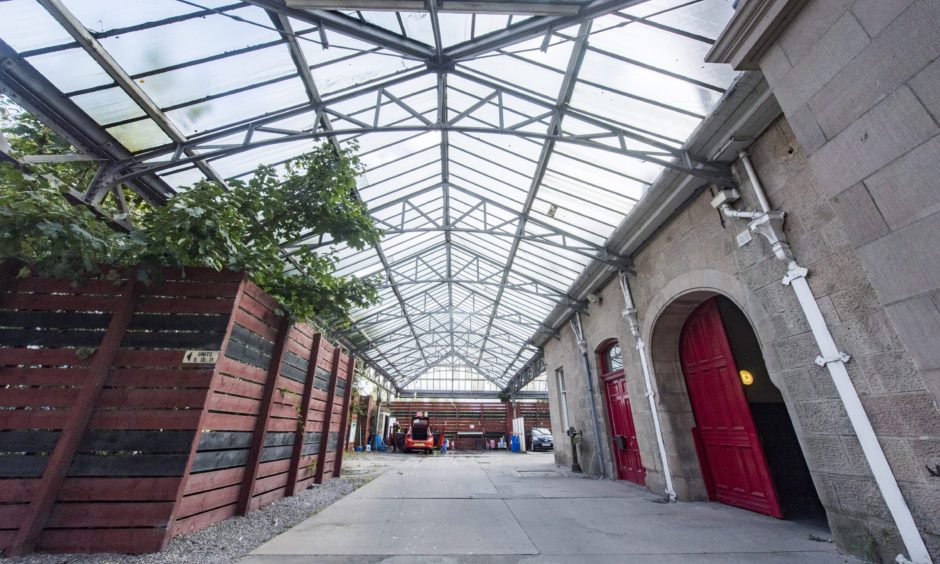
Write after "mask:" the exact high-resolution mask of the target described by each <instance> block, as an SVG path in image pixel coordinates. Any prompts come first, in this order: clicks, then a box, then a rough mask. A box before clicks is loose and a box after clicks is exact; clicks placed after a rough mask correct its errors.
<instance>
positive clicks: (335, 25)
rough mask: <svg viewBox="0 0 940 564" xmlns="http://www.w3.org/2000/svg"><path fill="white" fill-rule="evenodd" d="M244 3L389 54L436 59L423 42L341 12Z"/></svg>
mask: <svg viewBox="0 0 940 564" xmlns="http://www.w3.org/2000/svg"><path fill="white" fill-rule="evenodd" d="M245 1H247V2H248V3H250V4H254V5H255V6H259V7H261V8H264V9H266V10H273V11H275V12H278V13H280V14H283V15H285V16H290V17H292V18H294V19H296V20H299V21H302V22H305V23H308V24H312V25H316V26H323V27H325V28H326V29H330V30H333V31H336V32H339V33H342V34H343V35H348V36H350V37H354V38H356V39H359V40H361V41H365V42H366V43H371V44H372V45H378V46H379V47H384V48H386V49H388V50H390V51H394V52H396V53H400V54H402V55H406V56H408V57H413V58H416V59H420V60H427V59H429V58H431V57H433V56H434V50H433V49H432V48H431V47H430V46H428V45H425V44H424V43H421V42H420V41H415V40H413V39H408V38H407V37H403V36H401V35H399V34H397V33H393V32H391V31H388V30H387V29H385V28H383V27H379V26H377V25H372V24H369V23H366V22H364V21H362V20H359V19H356V18H352V17H349V16H347V15H345V14H341V13H339V12H334V11H330V10H299V9H296V8H295V7H293V3H291V4H290V5H288V4H285V3H284V1H283V0H245Z"/></svg>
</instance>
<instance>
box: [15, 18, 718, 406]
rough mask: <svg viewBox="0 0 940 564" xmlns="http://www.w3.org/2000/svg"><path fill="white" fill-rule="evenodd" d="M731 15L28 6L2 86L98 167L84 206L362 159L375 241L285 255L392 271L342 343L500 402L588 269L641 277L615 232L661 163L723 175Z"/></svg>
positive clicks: (390, 372)
mask: <svg viewBox="0 0 940 564" xmlns="http://www.w3.org/2000/svg"><path fill="white" fill-rule="evenodd" d="M730 4H731V3H730V2H729V1H727V0H691V1H690V0H649V1H638V0H632V1H630V0H621V1H613V0H510V1H505V2H504V1H497V0H489V1H486V0H484V1H473V2H461V1H458V0H453V1H452V0H436V1H435V0H430V1H424V2H423V1H407V0H361V1H357V0H343V1H338V0H248V1H244V2H239V1H236V0H149V1H146V2H144V1H136V2H134V1H132V2H128V1H127V0H38V1H34V0H12V1H7V2H0V39H2V43H0V59H4V60H6V61H12V64H10V65H9V66H8V67H7V69H6V70H5V71H3V73H0V83H2V85H3V86H4V87H5V88H4V90H5V91H6V92H8V93H10V94H11V95H13V96H14V98H15V99H17V100H19V101H21V103H23V104H24V105H25V106H27V107H28V109H30V110H32V111H34V113H37V114H38V115H39V116H40V117H41V118H43V119H46V120H47V121H50V122H52V123H53V124H54V125H55V126H57V128H58V129H59V130H60V131H62V132H63V133H64V134H66V136H67V138H69V139H70V140H71V141H72V142H73V143H74V144H76V145H77V146H78V147H79V148H80V149H81V150H83V151H87V152H90V153H92V154H95V155H97V156H98V157H99V158H101V159H102V163H103V164H102V168H101V171H100V172H99V174H98V176H97V177H96V179H95V181H94V182H93V183H92V185H91V186H89V187H88V190H87V192H86V193H85V194H84V197H85V199H86V200H87V201H89V202H91V203H96V202H99V201H100V200H101V199H102V198H103V197H105V196H106V195H107V193H108V192H109V190H111V189H112V187H114V186H120V185H125V186H129V187H131V188H132V189H135V190H136V191H138V192H139V193H141V194H142V195H144V196H145V197H147V198H149V199H150V200H151V201H159V200H160V199H162V198H163V197H165V196H166V195H168V194H171V193H172V192H173V191H174V190H180V189H185V187H186V186H188V185H191V184H192V183H193V182H195V181H196V180H199V179H201V178H211V179H215V180H218V181H220V182H225V181H226V180H227V179H232V178H238V177H242V176H245V175H249V174H251V172H252V171H253V170H254V168H255V167H256V166H257V165H258V164H262V163H264V164H272V165H278V164H280V163H283V162H284V161H286V160H288V159H290V158H292V157H294V156H296V155H298V154H300V153H303V152H305V151H307V150H309V149H310V147H311V145H312V144H313V143H317V142H319V141H320V140H322V139H329V140H331V142H333V143H334V144H336V145H337V146H342V145H345V144H349V143H353V142H355V143H357V144H358V145H359V151H360V155H361V157H362V160H363V162H364V163H365V165H366V167H367V171H366V172H365V173H364V174H363V175H362V177H361V178H360V182H359V186H358V190H359V195H360V197H361V198H362V199H363V200H364V201H365V202H366V203H367V204H368V206H369V208H370V211H371V213H372V215H373V216H374V218H375V220H376V222H377V223H378V225H379V226H380V227H381V228H382V229H384V230H385V235H384V237H383V238H382V241H381V243H380V244H379V245H378V246H376V247H375V248H369V249H367V250H364V251H358V252H357V251H355V250H352V249H348V248H344V247H342V246H335V245H333V244H332V243H331V242H330V241H329V239H328V238H313V237H311V238H303V239H301V240H296V241H285V242H284V251H285V255H286V256H287V257H289V256H290V254H291V253H292V252H296V250H297V249H299V248H301V247H313V248H317V249H323V250H324V252H325V251H326V250H327V249H335V250H336V251H337V252H338V254H339V256H340V257H341V258H340V262H339V274H341V275H350V276H373V275H379V276H381V277H382V279H383V280H384V282H383V283H382V286H381V289H380V295H381V298H382V299H381V302H380V303H378V304H377V305H375V306H373V307H371V308H368V309H364V310H361V311H354V312H353V313H352V319H353V321H354V330H353V331H351V332H349V333H346V334H345V335H344V338H345V339H346V340H347V342H348V343H349V344H351V346H353V347H355V348H356V350H357V352H358V353H359V354H360V355H362V356H363V357H365V358H366V359H367V360H368V361H369V362H370V364H372V365H373V366H374V367H375V368H376V369H377V370H379V371H380V372H381V373H382V374H383V375H385V376H386V378H388V379H389V380H390V381H391V382H392V383H393V384H394V385H395V387H396V388H404V387H406V386H408V384H409V383H410V382H412V381H414V380H415V379H417V378H419V377H421V376H423V375H426V374H429V375H430V374H433V375H434V378H439V377H440V376H439V373H440V372H441V370H442V369H447V370H450V372H451V373H454V371H455V370H458V369H459V371H460V372H461V373H467V374H471V375H472V378H470V379H479V378H480V377H482V378H484V379H486V380H487V381H489V382H491V383H492V384H493V385H494V386H496V387H497V388H504V387H505V386H506V385H507V384H508V382H509V381H510V379H511V378H512V377H513V376H514V375H515V374H516V373H517V372H518V371H519V370H521V369H523V367H526V366H528V367H530V369H531V366H532V363H531V362H530V361H531V359H532V358H533V356H534V355H535V354H536V352H537V351H536V349H535V348H533V347H532V346H531V344H530V342H529V341H530V339H531V338H532V337H533V336H534V335H536V334H538V333H539V332H542V333H546V332H547V333H551V332H553V330H552V329H551V328H550V327H546V326H545V325H544V324H543V322H544V320H545V319H546V317H547V316H548V315H549V313H550V312H551V311H552V310H553V309H554V308H555V307H556V306H558V305H559V304H563V305H567V306H569V307H571V308H572V309H578V308H581V307H583V304H580V303H578V302H577V301H576V300H574V299H573V298H572V297H571V296H570V294H569V288H570V287H571V285H572V283H573V282H574V281H575V280H576V278H577V277H578V276H579V274H581V272H583V271H584V269H585V268H586V266H587V265H588V264H589V263H591V262H592V261H600V262H602V263H607V264H609V265H612V266H615V267H625V266H627V264H628V261H627V260H626V259H625V258H624V257H619V256H617V255H616V254H614V253H612V252H610V251H609V250H608V248H607V245H606V243H607V239H608V237H609V236H610V235H611V233H612V232H613V231H614V229H615V228H616V227H617V225H618V224H620V223H621V222H622V221H623V219H624V217H625V215H626V214H627V213H628V212H629V211H630V209H631V208H632V207H633V206H634V204H635V203H636V202H637V201H638V200H639V199H640V198H642V197H643V195H644V194H645V193H646V191H647V190H648V189H649V188H650V186H651V185H652V184H653V183H654V181H655V180H656V179H657V177H658V176H659V175H660V174H661V173H662V172H663V170H664V169H666V168H670V169H677V170H681V171H684V172H686V173H688V174H693V175H696V176H700V177H703V178H706V179H709V180H713V181H716V182H719V183H721V182H723V181H725V179H726V178H727V169H726V167H723V166H722V165H720V164H719V163H709V162H706V161H704V160H702V159H699V158H697V157H696V156H695V155H691V154H689V153H688V152H686V151H684V150H683V144H684V143H685V142H686V141H687V139H688V138H689V136H690V135H691V133H692V132H693V130H694V129H695V128H696V127H697V126H698V125H699V124H700V122H701V121H702V120H703V119H704V117H705V116H707V115H708V114H709V113H710V112H711V111H712V110H713V109H714V108H715V106H716V105H717V103H718V101H719V99H720V98H721V97H722V95H723V94H724V92H725V90H726V89H727V88H728V87H729V85H730V84H731V82H732V80H733V79H734V73H733V72H732V71H731V70H730V69H729V68H727V67H725V66H717V65H707V64H705V63H704V62H703V61H704V56H705V53H706V52H707V51H708V49H709V48H710V46H711V44H712V43H713V41H714V38H715V37H717V35H718V34H719V33H720V31H721V30H722V29H723V28H724V25H725V23H726V22H727V21H728V19H730V17H731V14H732V8H731V5H730ZM379 8H384V9H379ZM0 62H2V61H0ZM11 69H12V70H11ZM527 363H528V364H527ZM475 386H476V384H475Z"/></svg>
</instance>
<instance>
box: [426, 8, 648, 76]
mask: <svg viewBox="0 0 940 564" xmlns="http://www.w3.org/2000/svg"><path fill="white" fill-rule="evenodd" d="M644 1H645V0H593V1H590V2H586V3H585V4H583V5H582V6H581V9H580V10H578V13H577V14H575V15H571V16H539V17H534V18H529V19H527V20H525V21H523V22H521V23H519V24H515V25H511V26H509V27H508V28H506V29H505V30H502V31H495V32H493V33H488V34H486V35H483V36H481V37H478V38H476V39H472V40H470V41H465V42H463V43H459V44H457V45H454V46H452V47H449V48H447V49H445V50H444V54H445V55H446V56H447V57H450V58H452V59H454V60H456V61H460V60H464V59H472V58H473V57H476V56H479V55H483V54H485V53H489V52H492V51H496V50H497V49H502V48H504V47H508V46H510V45H515V44H516V43H520V42H522V41H525V40H527V39H532V38H535V37H543V36H544V35H545V34H547V33H549V32H551V31H553V30H556V29H563V28H566V27H573V26H576V25H583V24H584V23H585V22H589V21H591V20H592V19H594V18H596V17H599V16H603V15H606V14H610V13H612V12H616V11H618V10H623V9H624V8H629V7H630V6H633V5H635V4H640V3H642V2H644Z"/></svg>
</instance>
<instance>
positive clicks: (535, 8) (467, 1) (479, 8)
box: [287, 0, 581, 15]
mask: <svg viewBox="0 0 940 564" xmlns="http://www.w3.org/2000/svg"><path fill="white" fill-rule="evenodd" d="M287 5H288V6H290V7H292V8H301V9H321V10H372V11H378V10H383V11H396V12H419V11H421V10H423V9H424V8H425V5H426V3H425V2H424V1H422V0H287ZM580 8H581V2H546V1H545V0H506V1H504V0H447V1H446V2H441V5H440V7H438V10H439V11H441V12H456V13H481V14H507V15H520V14H525V15H573V14H577V13H578V10H579V9H580Z"/></svg>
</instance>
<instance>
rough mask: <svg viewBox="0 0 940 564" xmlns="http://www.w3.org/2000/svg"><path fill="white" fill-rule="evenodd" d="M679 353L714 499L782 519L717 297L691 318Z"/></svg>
mask: <svg viewBox="0 0 940 564" xmlns="http://www.w3.org/2000/svg"><path fill="white" fill-rule="evenodd" d="M679 350H680V355H681V359H682V370H683V372H684V373H685V381H686V386H687V387H688V390H689V399H690V401H691V403H692V412H693V414H694V415H695V423H696V430H695V432H696V433H697V434H698V440H697V445H696V447H697V448H701V449H702V450H703V451H704V452H699V458H700V460H702V461H704V464H707V465H708V468H707V469H703V475H704V476H705V477H706V479H710V480H711V483H710V484H709V486H710V487H709V488H708V489H709V492H710V495H712V496H713V497H714V500H715V501H719V502H721V503H726V504H728V505H734V506H736V507H741V508H744V509H750V510H751V511H756V512H758V513H764V514H767V515H772V516H774V517H781V516H782V513H781V511H780V504H779V503H778V501H777V494H776V491H775V489H774V484H773V480H772V479H771V477H770V470H769V469H768V467H767V461H766V459H765V457H764V450H763V448H762V447H761V444H760V441H759V439H758V437H757V430H756V428H755V427H754V421H753V420H752V419H751V410H750V408H749V407H748V404H747V398H746V397H745V395H744V390H743V389H742V385H741V383H740V380H739V379H738V369H737V366H736V365H735V363H734V357H733V356H732V355H731V347H730V346H729V345H728V337H727V335H726V334H725V328H724V325H723V324H722V321H721V316H720V315H719V312H718V302H717V300H716V299H715V298H713V299H710V300H708V301H707V302H705V303H703V304H702V305H701V306H699V307H698V309H696V310H695V311H694V312H692V315H691V316H689V319H688V321H686V323H685V326H684V327H683V328H682V336H681V338H680V342H679Z"/></svg>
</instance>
